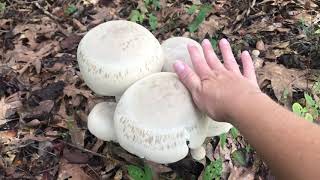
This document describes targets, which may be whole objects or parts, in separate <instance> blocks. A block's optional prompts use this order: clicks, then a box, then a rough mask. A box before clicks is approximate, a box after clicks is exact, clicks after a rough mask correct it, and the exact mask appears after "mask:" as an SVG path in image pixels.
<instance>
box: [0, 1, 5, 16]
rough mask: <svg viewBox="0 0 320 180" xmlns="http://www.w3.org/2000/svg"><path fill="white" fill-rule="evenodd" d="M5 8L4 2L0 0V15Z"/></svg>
mask: <svg viewBox="0 0 320 180" xmlns="http://www.w3.org/2000/svg"><path fill="white" fill-rule="evenodd" d="M5 10H6V2H0V15H1V14H3V13H4V11H5Z"/></svg>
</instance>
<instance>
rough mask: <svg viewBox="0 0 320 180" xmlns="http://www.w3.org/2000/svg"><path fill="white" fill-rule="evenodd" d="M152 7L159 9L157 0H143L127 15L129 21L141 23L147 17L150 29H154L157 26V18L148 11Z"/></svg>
mask: <svg viewBox="0 0 320 180" xmlns="http://www.w3.org/2000/svg"><path fill="white" fill-rule="evenodd" d="M152 7H154V9H156V10H157V9H160V2H159V0H144V4H143V5H142V6H139V7H138V9H134V10H132V11H131V13H130V16H129V19H130V21H132V22H136V23H137V22H138V23H140V24H142V23H143V21H144V20H145V19H146V17H147V19H148V23H149V26H150V28H151V30H156V29H157V27H158V19H157V17H156V16H155V15H154V14H153V13H149V10H150V9H152ZM148 9H149V10H148Z"/></svg>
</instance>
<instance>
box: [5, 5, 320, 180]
mask: <svg viewBox="0 0 320 180" xmlns="http://www.w3.org/2000/svg"><path fill="white" fill-rule="evenodd" d="M116 19H126V20H131V21H136V22H137V23H140V24H142V25H143V26H145V27H146V28H148V29H149V30H150V31H151V32H152V33H153V34H154V35H155V36H156V37H157V39H158V40H159V41H160V42H162V41H163V40H165V39H168V38H170V37H172V36H184V37H190V38H193V39H195V40H196V41H198V42H200V41H201V40H203V39H204V38H208V39H210V40H211V42H212V45H213V46H214V47H215V49H216V51H217V53H218V54H219V50H218V48H216V46H217V41H218V40H219V39H221V38H227V39H228V40H229V41H230V42H231V43H232V48H233V52H234V53H235V54H236V55H237V56H239V54H240V52H241V51H243V50H248V51H249V52H250V53H252V56H253V58H254V61H255V67H256V71H257V75H258V81H259V85H260V88H261V89H262V90H263V91H264V92H265V93H267V94H268V95H269V96H270V97H271V98H272V99H274V100H275V101H277V102H278V103H279V104H282V105H283V106H285V107H286V108H288V109H290V110H291V107H292V104H293V103H299V104H301V106H302V107H305V109H306V111H307V112H310V114H311V115H312V116H313V121H314V123H319V118H318V114H319V113H318V110H319V108H318V106H317V107H315V108H314V107H313V109H310V107H309V106H308V99H307V100H305V96H306V94H308V95H310V96H311V97H312V98H313V99H314V100H315V101H318V99H319V98H318V95H319V92H320V83H318V79H319V77H318V74H319V71H318V69H319V68H320V40H319V37H320V2H319V1H317V0H201V1H200V0H178V1H171V0H168V1H165V0H136V1H125V0H114V1H112V0H100V1H99V0H0V39H1V41H0V153H1V156H0V179H68V178H69V179H77V180H78V179H130V178H131V179H132V178H133V177H130V174H128V167H132V166H128V165H134V167H140V168H142V169H143V167H144V166H146V167H150V169H151V170H152V172H153V178H154V179H203V178H204V171H205V170H206V169H207V168H206V167H208V165H209V164H210V162H212V163H214V165H215V167H214V168H213V169H214V170H216V171H217V172H216V178H217V179H219V178H220V179H274V177H273V175H272V173H271V172H270V170H269V169H268V167H267V165H266V164H265V163H264V162H263V161H262V160H261V158H259V156H258V155H257V154H256V152H255V151H254V149H253V148H251V147H250V145H248V144H247V143H246V141H245V139H244V138H243V137H242V136H241V135H240V134H238V132H237V131H236V129H233V131H231V132H230V133H228V134H224V135H221V136H219V137H213V138H208V139H207V140H206V144H205V146H206V151H207V156H206V159H204V160H202V161H195V160H192V158H190V156H188V157H186V158H184V159H183V160H181V161H179V162H176V163H173V164H169V165H159V164H155V163H152V162H148V161H146V160H143V159H140V158H138V157H136V156H134V155H132V154H130V153H128V152H126V151H125V150H124V149H122V148H121V147H120V146H119V145H118V144H116V143H110V142H103V141H101V140H98V139H97V138H95V137H94V136H93V135H92V134H90V132H89V131H88V130H87V125H86V121H87V115H88V113H89V112H90V110H91V109H92V108H93V106H94V105H95V104H97V103H99V102H102V101H114V98H113V97H99V96H96V95H95V94H94V93H93V92H92V91H91V90H90V89H89V88H88V87H87V86H86V85H85V84H84V82H83V80H82V79H81V74H80V72H79V67H78V64H77V61H76V50H77V46H78V43H79V41H80V40H81V38H82V37H83V36H84V35H85V34H86V32H88V31H89V30H90V29H91V28H93V27H95V26H97V25H98V24H100V23H102V22H105V21H109V20H116ZM313 110H315V111H317V113H314V111H313ZM311 111H312V112H311ZM304 113H305V112H304ZM302 114H303V113H302ZM274 143H282V142H281V139H277V140H275V142H274ZM293 151H294V150H293ZM212 163H211V164H212ZM142 169H140V170H142ZM144 169H145V168H144ZM137 171H139V169H138V170H137ZM139 172H140V171H139ZM142 173H143V170H142ZM144 173H146V172H144ZM133 179H137V178H133Z"/></svg>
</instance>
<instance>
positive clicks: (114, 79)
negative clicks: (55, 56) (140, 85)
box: [77, 20, 164, 96]
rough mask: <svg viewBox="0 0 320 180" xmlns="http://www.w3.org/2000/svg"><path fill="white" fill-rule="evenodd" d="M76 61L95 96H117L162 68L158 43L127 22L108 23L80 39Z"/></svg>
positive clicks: (138, 26) (151, 35) (133, 24)
mask: <svg viewBox="0 0 320 180" xmlns="http://www.w3.org/2000/svg"><path fill="white" fill-rule="evenodd" d="M77 59H78V63H79V67H80V71H81V74H82V76H83V79H84V81H85V82H86V84H87V85H88V86H89V87H90V88H91V89H92V90H93V91H94V92H95V93H97V94H99V95H106V96H117V95H121V94H122V93H123V92H124V91H125V90H126V89H127V88H128V87H129V86H130V85H131V84H133V83H134V82H135V81H137V80H139V79H141V78H143V77H145V76H147V75H149V74H151V73H155V72H160V71H161V68H162V66H163V62H164V60H163V56H162V49H161V46H160V44H159V42H158V40H157V39H156V38H155V37H154V36H153V34H152V33H151V32H149V31H148V30H147V29H146V28H144V27H143V26H141V25H139V24H136V23H134V22H130V21H124V20H116V21H108V22H106V23H103V24H100V25H98V26H96V27H95V28H93V29H91V30H90V31H89V32H88V33H87V34H86V35H85V36H84V37H83V38H82V40H81V42H80V44H79V47H78V51H77Z"/></svg>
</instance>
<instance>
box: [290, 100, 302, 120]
mask: <svg viewBox="0 0 320 180" xmlns="http://www.w3.org/2000/svg"><path fill="white" fill-rule="evenodd" d="M292 111H293V112H294V113H295V114H297V115H298V116H300V117H302V115H303V107H302V106H301V105H300V104H299V103H297V102H296V103H293V105H292Z"/></svg>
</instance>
